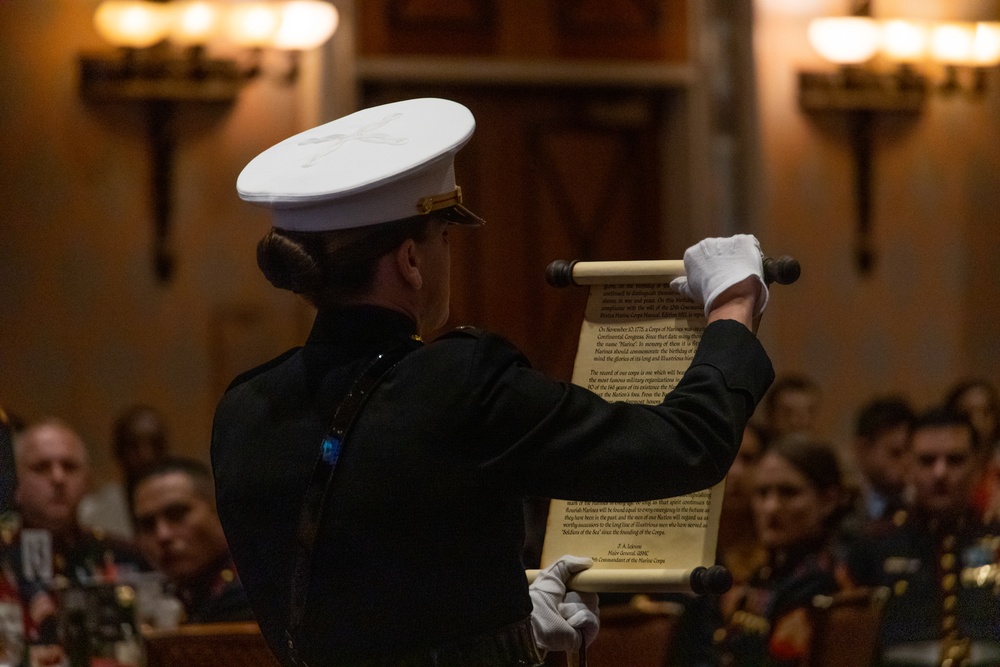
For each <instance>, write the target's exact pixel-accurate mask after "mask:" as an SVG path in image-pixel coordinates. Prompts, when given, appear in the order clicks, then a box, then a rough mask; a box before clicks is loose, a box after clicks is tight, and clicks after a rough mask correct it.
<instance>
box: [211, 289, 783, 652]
mask: <svg viewBox="0 0 1000 667" xmlns="http://www.w3.org/2000/svg"><path fill="white" fill-rule="evenodd" d="M413 333H415V327H414V324H413V323H412V322H411V321H410V320H409V319H407V318H405V317H404V316H402V315H400V314H399V313H395V312H392V311H389V310H385V309H380V308H374V307H358V308H351V309H346V310H342V311H333V312H320V313H319V314H318V315H317V318H316V322H315V324H314V327H313V331H312V333H311V334H310V336H309V339H308V341H307V342H306V344H305V345H304V346H303V347H301V348H297V349H294V350H291V351H289V352H287V353H286V354H284V355H282V356H281V357H279V358H277V359H275V360H273V361H271V362H270V363H268V364H265V365H264V366H261V367H259V368H257V369H255V370H253V371H250V372H248V373H246V374H244V375H242V376H241V377H239V378H237V379H236V380H235V381H234V382H233V384H232V385H231V386H230V389H229V390H228V391H227V392H226V395H225V396H224V397H223V399H222V401H221V403H220V404H219V407H218V410H217V412H216V416H215V424H214V429H213V437H212V463H213V468H214V471H215V476H216V482H217V494H218V505H219V516H220V517H221V519H222V524H223V526H224V528H225V531H226V535H227V538H228V540H229V545H230V548H231V550H232V553H233V558H234V559H235V562H236V567H237V569H238V571H239V574H240V578H241V579H242V581H243V584H244V587H245V588H246V590H247V593H248V595H249V597H250V602H251V605H252V607H253V609H254V614H255V616H256V618H257V620H258V622H259V623H260V625H261V628H262V630H263V632H264V635H265V637H266V638H267V640H268V642H269V644H270V645H271V647H272V648H273V650H275V652H276V653H277V654H278V656H279V657H281V658H282V659H283V660H284V661H285V662H286V663H287V662H288V658H287V650H286V648H285V638H284V625H285V621H286V619H287V614H288V608H289V596H290V593H289V591H290V588H291V578H292V569H293V562H294V557H295V547H294V541H295V529H296V525H297V522H298V517H299V513H300V508H301V503H302V500H303V496H304V493H305V489H306V486H307V480H308V479H309V477H310V474H311V472H312V469H313V467H314V465H315V462H316V459H317V456H318V454H319V450H320V442H321V440H322V439H323V436H324V434H325V432H326V430H327V429H328V427H329V425H330V421H331V419H332V416H333V413H334V410H335V409H336V407H337V405H338V404H339V403H340V401H341V399H342V398H343V397H344V395H345V394H346V393H347V392H348V391H349V389H350V387H351V385H352V384H353V382H354V380H355V379H356V378H357V377H358V376H359V375H360V374H361V373H362V371H363V369H364V367H365V366H366V365H367V363H369V362H370V360H371V359H372V358H373V357H374V356H375V355H376V354H377V353H379V352H380V351H382V350H384V349H386V348H388V347H392V346H394V345H396V344H399V343H400V342H402V341H405V340H406V339H408V338H409V337H410V335H411V334H413ZM773 377H774V375H773V370H772V368H771V364H770V361H769V360H768V358H767V355H766V354H765V353H764V351H763V349H762V348H761V346H760V344H759V343H758V342H757V339H756V338H755V337H754V336H753V335H752V334H751V333H750V332H749V331H748V330H747V329H746V328H745V327H744V326H742V325H740V324H738V323H736V322H732V321H724V322H717V323H714V324H713V325H712V326H710V327H708V328H707V330H706V331H705V334H704V337H703V340H702V342H701V346H700V347H699V349H698V352H697V355H696V357H695V359H694V362H693V364H692V366H691V368H690V370H688V372H687V373H686V375H685V376H684V378H683V379H682V381H681V382H680V384H679V386H678V387H677V388H676V390H675V391H673V392H672V393H671V394H669V395H668V396H667V397H666V398H665V399H664V401H663V403H662V404H660V405H655V406H642V405H634V404H627V403H608V402H606V401H604V400H603V399H601V398H599V397H598V396H596V395H595V394H593V393H592V392H589V391H587V390H585V389H582V388H580V387H577V386H574V385H570V384H566V383H560V382H555V381H553V380H551V379H550V378H548V377H546V376H544V375H542V374H540V373H538V372H536V371H534V370H532V369H531V368H530V367H529V365H528V362H527V360H526V359H525V358H524V357H523V356H522V354H521V353H520V352H519V351H518V350H517V349H515V348H514V347H513V346H512V345H510V344H509V343H508V342H506V341H505V340H503V339H502V338H500V337H498V336H496V335H493V334H489V333H484V332H476V333H458V334H453V335H449V336H445V337H444V338H442V339H439V340H438V341H435V342H433V343H430V344H428V345H425V346H423V347H422V348H420V349H418V350H416V351H414V352H411V353H410V354H409V355H408V356H407V357H405V358H404V359H403V360H402V361H401V362H400V363H399V364H398V365H397V366H395V367H394V368H393V369H392V370H391V371H390V372H389V373H388V374H387V376H386V378H385V379H384V380H383V382H382V383H381V384H380V385H379V386H378V388H377V389H376V390H375V392H374V393H373V394H372V396H371V398H370V400H369V401H368V403H367V404H366V406H365V408H364V409H363V410H362V411H361V413H360V415H359V416H358V418H357V420H356V421H355V423H354V427H353V428H352V430H351V432H350V433H349V435H348V437H347V438H346V442H345V445H344V451H343V453H342V455H341V457H340V461H339V463H338V465H337V469H336V471H335V473H334V488H333V492H332V500H331V501H330V502H329V503H328V504H327V507H326V509H325V514H324V518H323V522H322V525H321V527H320V533H319V536H318V538H317V546H316V560H315V563H316V565H315V568H314V575H313V578H312V581H311V585H310V587H309V601H308V605H307V613H306V614H305V620H304V624H303V636H304V638H303V640H302V642H301V644H300V646H301V648H300V650H301V651H302V654H303V655H304V657H305V658H306V661H307V662H309V664H310V665H311V667H316V665H321V664H326V665H329V664H345V663H350V661H352V660H360V659H365V658H369V657H372V656H391V655H398V654H402V653H405V652H408V651H414V650H420V649H423V648H430V647H434V646H437V645H440V644H442V643H446V642H449V641H452V640H455V639H458V638H461V637H465V636H472V635H476V634H480V633H484V632H488V631H491V630H494V629H498V628H501V627H503V626H506V625H508V624H511V623H514V622H517V621H519V620H522V619H524V618H526V617H527V616H528V615H529V614H530V612H531V602H530V600H529V597H528V594H527V586H526V583H525V578H524V572H523V569H522V565H521V562H520V558H519V556H520V549H521V544H522V541H523V525H524V524H523V516H522V504H521V498H522V496H525V495H535V496H543V497H554V498H564V499H573V500H587V501H612V500H613V501H640V500H649V499H655V498H663V497H669V496H673V495H679V494H685V493H689V492H693V491H695V490H698V489H702V488H705V487H707V486H709V485H711V484H714V483H716V482H718V481H719V480H721V479H722V478H723V477H724V476H725V474H726V471H727V470H728V468H729V466H730V464H731V463H732V460H733V458H734V456H735V454H736V451H737V449H738V447H739V443H740V439H741V436H742V432H743V428H744V425H745V423H746V421H747V420H748V419H749V418H750V416H751V414H752V412H753V410H754V408H755V406H756V404H757V403H758V401H759V400H760V398H761V397H762V396H763V394H764V392H765V391H766V390H767V388H768V386H769V385H770V383H771V381H772V379H773Z"/></svg>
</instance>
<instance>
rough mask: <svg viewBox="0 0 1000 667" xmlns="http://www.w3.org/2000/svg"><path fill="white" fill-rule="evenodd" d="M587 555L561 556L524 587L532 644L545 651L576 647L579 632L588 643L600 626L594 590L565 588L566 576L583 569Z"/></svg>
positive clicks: (588, 563)
mask: <svg viewBox="0 0 1000 667" xmlns="http://www.w3.org/2000/svg"><path fill="white" fill-rule="evenodd" d="M593 564H594V562H593V561H592V560H590V559H589V558H580V557H578V556H563V557H562V558H560V559H559V560H557V561H556V562H554V563H553V564H552V565H549V566H548V567H547V568H545V569H544V570H542V571H541V572H539V573H538V578H536V579H535V581H534V582H533V583H532V584H531V586H529V587H528V594H529V595H530V596H531V607H532V609H531V629H532V631H533V632H534V634H535V643H536V644H538V646H539V647H540V648H543V649H545V650H547V651H573V650H576V649H578V648H580V631H582V632H583V636H584V641H585V642H586V644H587V645H588V646H589V645H590V643H591V642H592V641H594V638H595V637H597V630H598V628H600V625H601V623H600V620H599V618H598V617H599V616H600V611H599V610H598V608H597V594H596V593H577V592H575V591H569V592H567V591H566V580H567V579H569V577H570V575H572V574H576V573H577V572H582V571H583V570H586V569H587V568H589V567H590V566H591V565H593Z"/></svg>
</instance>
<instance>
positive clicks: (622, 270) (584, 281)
mask: <svg viewBox="0 0 1000 667" xmlns="http://www.w3.org/2000/svg"><path fill="white" fill-rule="evenodd" d="M801 273H802V267H801V266H799V261H798V260H797V259H795V258H793V257H788V256H787V255H786V256H782V257H776V258H771V257H765V258H764V281H765V282H767V283H768V284H770V283H778V284H779V285H790V284H792V283H794V282H795V281H796V280H798V279H799V275H800V274H801ZM683 275H684V260H680V259H656V260H640V261H634V262H580V261H577V260H573V261H570V260H565V259H557V260H555V261H554V262H552V263H551V264H549V266H548V268H546V269H545V280H546V281H547V282H548V283H549V284H550V285H552V286H553V287H569V286H570V285H596V284H603V285H623V284H629V283H669V282H670V281H671V280H673V279H674V278H676V277H677V276H683Z"/></svg>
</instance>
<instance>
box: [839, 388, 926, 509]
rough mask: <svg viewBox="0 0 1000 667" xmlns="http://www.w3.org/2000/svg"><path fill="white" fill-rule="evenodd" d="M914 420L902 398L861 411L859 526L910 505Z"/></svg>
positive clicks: (858, 431)
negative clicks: (908, 472)
mask: <svg viewBox="0 0 1000 667" xmlns="http://www.w3.org/2000/svg"><path fill="white" fill-rule="evenodd" d="M914 418H915V416H914V414H913V409H912V408H911V407H910V404H909V403H908V402H907V401H906V399H903V398H900V397H886V398H879V399H875V400H873V401H871V402H870V403H868V404H867V405H865V406H863V407H862V408H861V410H860V411H859V412H858V418H857V421H856V422H855V426H854V448H853V451H854V460H855V462H856V463H857V466H858V473H859V474H860V475H861V479H860V485H861V489H860V492H861V495H860V498H859V500H860V503H859V507H858V514H859V515H860V516H859V517H858V519H859V524H862V525H863V524H866V523H868V522H870V521H878V520H880V519H883V518H886V517H891V516H892V515H893V513H894V512H896V511H898V510H901V509H903V508H904V506H905V505H906V502H905V498H904V491H905V488H906V481H905V479H904V467H905V462H906V452H907V450H908V449H909V445H910V431H911V429H912V428H913V420H914ZM859 527H860V526H859Z"/></svg>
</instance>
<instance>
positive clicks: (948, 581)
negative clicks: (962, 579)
mask: <svg viewBox="0 0 1000 667" xmlns="http://www.w3.org/2000/svg"><path fill="white" fill-rule="evenodd" d="M941 588H943V589H944V590H946V591H950V590H952V589H953V588H955V575H954V574H946V575H944V576H943V577H941Z"/></svg>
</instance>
